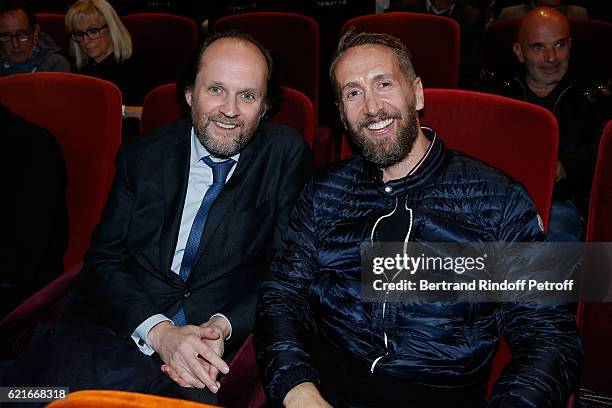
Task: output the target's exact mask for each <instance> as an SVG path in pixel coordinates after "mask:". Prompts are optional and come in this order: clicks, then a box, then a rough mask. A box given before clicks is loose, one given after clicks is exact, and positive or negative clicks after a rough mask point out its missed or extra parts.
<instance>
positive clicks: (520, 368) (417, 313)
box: [255, 134, 581, 408]
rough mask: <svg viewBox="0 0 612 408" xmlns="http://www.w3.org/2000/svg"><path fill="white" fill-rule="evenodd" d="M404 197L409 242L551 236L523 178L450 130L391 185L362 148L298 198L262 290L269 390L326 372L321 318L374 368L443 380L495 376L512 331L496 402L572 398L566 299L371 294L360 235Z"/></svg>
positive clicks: (573, 366) (419, 379) (260, 324)
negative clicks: (320, 348) (319, 359)
mask: <svg viewBox="0 0 612 408" xmlns="http://www.w3.org/2000/svg"><path fill="white" fill-rule="evenodd" d="M429 136H430V138H431V137H432V135H431V134H430V135H429ZM398 202H399V203H402V205H403V204H405V206H406V208H409V209H411V214H412V216H411V217H410V220H409V222H410V228H409V231H410V232H409V241H423V242H493V241H506V242H513V241H542V240H545V235H544V232H543V230H542V229H541V228H540V226H539V221H538V217H537V212H536V209H535V207H534V205H533V203H532V201H531V199H530V197H529V196H528V194H527V192H526V190H525V189H524V188H523V187H522V186H521V185H520V184H519V183H518V182H516V181H514V180H512V179H510V178H509V177H508V176H506V175H504V174H503V173H501V172H499V171H497V170H495V169H493V168H491V167H489V166H487V165H485V164H483V163H481V162H479V161H476V160H473V159H470V158H468V157H465V156H463V155H461V154H458V153H456V152H452V151H448V150H446V148H445V147H444V144H443V143H442V141H441V140H440V139H439V138H434V140H433V142H432V145H431V147H430V150H429V152H428V154H427V156H426V158H425V160H424V162H423V164H422V165H421V167H420V168H419V170H418V171H417V172H416V173H415V174H413V175H411V176H407V177H405V178H403V179H400V180H394V181H391V182H388V183H386V184H383V183H382V181H381V178H380V171H379V170H377V169H374V168H373V167H371V165H369V164H368V163H367V162H365V161H364V159H363V158H362V157H361V156H356V157H353V158H351V159H349V160H348V161H345V162H343V163H340V164H338V165H336V166H334V167H332V168H331V169H330V170H329V171H326V172H323V173H320V174H318V175H317V176H316V177H314V178H313V179H312V180H311V181H310V183H308V184H307V186H306V188H305V190H304V192H303V193H302V195H301V197H300V199H299V200H298V203H297V205H296V209H295V210H294V212H293V214H292V217H291V223H290V227H289V232H288V235H287V240H286V245H285V248H284V251H283V253H282V256H281V257H280V258H279V259H277V260H276V261H275V262H274V263H273V265H272V267H271V271H270V274H269V276H268V277H267V279H266V281H265V282H264V284H263V285H262V288H261V289H260V296H259V303H258V311H257V322H256V329H255V348H256V351H257V356H258V364H259V367H260V371H261V373H262V375H263V381H264V385H265V388H266V392H267V395H268V397H269V398H271V399H272V400H276V401H282V400H283V398H284V397H285V395H286V393H287V392H288V391H289V390H290V389H291V388H292V387H293V386H295V385H296V384H299V383H301V382H304V381H312V382H315V383H317V382H318V381H319V380H318V378H319V374H318V372H317V368H316V367H315V365H314V364H313V360H312V358H311V352H310V350H309V349H308V348H307V347H306V343H307V341H308V338H309V337H310V336H312V333H313V330H314V328H315V326H316V327H317V328H318V331H319V333H321V335H322V337H324V338H325V339H326V340H327V341H328V342H329V343H331V344H334V345H336V346H337V347H338V348H339V349H341V350H344V351H345V352H346V353H348V354H349V355H350V356H351V357H352V358H354V359H355V360H357V361H360V362H361V365H362V366H364V367H368V368H369V367H372V370H373V372H375V373H379V374H384V375H387V376H390V377H395V378H400V379H403V380H406V381H407V382H409V383H412V384H424V385H427V386H431V387H439V389H449V388H456V389H461V388H462V387H470V386H472V385H474V384H478V383H481V384H482V383H486V381H487V380H488V378H489V375H490V367H491V364H492V361H493V357H494V356H495V351H496V348H497V345H498V341H499V336H500V332H501V331H504V332H505V338H506V339H507V341H508V343H509V345H510V347H511V350H512V355H513V360H512V363H511V364H510V365H509V366H508V367H507V370H506V371H505V372H504V374H503V375H502V376H501V378H500V379H499V380H498V382H497V385H496V386H495V389H494V390H493V395H492V399H491V402H490V403H491V405H499V404H501V403H500V401H502V400H503V401H505V402H504V403H510V402H511V401H513V402H514V403H517V402H518V401H520V402H522V403H523V404H524V405H521V406H529V407H538V408H541V407H557V406H561V405H562V403H563V402H564V401H566V400H567V398H568V396H569V394H570V391H571V390H572V389H573V387H575V386H576V384H577V376H578V372H579V366H580V361H581V348H580V340H579V338H578V333H577V329H576V324H575V320H574V317H573V316H572V314H571V313H570V312H569V310H568V308H567V307H566V306H565V305H560V306H557V307H552V306H542V305H536V304H530V303H524V304H516V303H504V304H495V303H457V302H455V303H448V302H446V303H422V302H404V303H366V302H363V301H362V300H361V299H360V291H361V289H360V282H361V276H360V273H361V256H360V244H361V243H362V242H367V241H369V239H370V234H371V232H372V229H373V226H374V225H375V223H376V220H378V219H379V218H380V217H381V216H382V215H385V214H389V213H390V212H391V211H392V210H393V209H394V208H397V207H396V206H397V205H399V204H398ZM407 222H408V221H407ZM381 357H382V358H381ZM332 365H333V364H332ZM482 397H483V398H484V395H483V396H482ZM507 406H510V405H507ZM516 406H518V405H516Z"/></svg>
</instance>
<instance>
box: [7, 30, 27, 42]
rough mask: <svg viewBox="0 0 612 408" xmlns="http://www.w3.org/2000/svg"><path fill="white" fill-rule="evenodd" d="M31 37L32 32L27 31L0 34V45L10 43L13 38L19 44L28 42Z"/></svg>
mask: <svg viewBox="0 0 612 408" xmlns="http://www.w3.org/2000/svg"><path fill="white" fill-rule="evenodd" d="M31 37H32V32H31V31H30V32H28V31H18V32H16V33H0V43H7V42H9V41H12V40H13V38H14V39H16V40H17V41H19V42H26V41H29V40H30V38H31Z"/></svg>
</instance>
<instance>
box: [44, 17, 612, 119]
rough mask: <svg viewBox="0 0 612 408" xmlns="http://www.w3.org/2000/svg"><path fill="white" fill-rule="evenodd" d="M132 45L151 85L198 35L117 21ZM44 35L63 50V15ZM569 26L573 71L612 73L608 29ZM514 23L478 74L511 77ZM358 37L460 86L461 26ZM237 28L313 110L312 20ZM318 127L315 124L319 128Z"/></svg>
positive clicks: (491, 41)
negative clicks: (392, 43) (386, 42)
mask: <svg viewBox="0 0 612 408" xmlns="http://www.w3.org/2000/svg"><path fill="white" fill-rule="evenodd" d="M121 19H122V21H123V23H124V24H125V25H126V27H127V29H128V30H129V31H130V33H131V35H132V37H133V40H134V50H135V54H136V55H139V56H140V59H141V60H142V61H141V63H142V64H143V69H146V70H147V71H151V73H152V76H153V78H154V81H155V82H156V84H162V83H167V82H174V80H175V74H176V71H177V68H178V67H179V64H180V62H182V61H184V60H185V58H186V57H187V56H188V55H189V54H190V53H191V52H192V51H193V50H194V49H195V48H196V46H197V43H198V28H197V27H196V25H195V23H194V22H193V20H191V19H189V18H185V17H181V16H174V15H169V14H160V13H141V14H132V15H128V16H123V17H121ZM37 20H38V21H39V23H40V25H41V28H42V30H43V31H45V32H47V33H48V34H49V35H51V36H52V37H53V38H54V40H55V41H56V42H57V43H58V45H59V46H60V47H61V48H62V49H64V50H67V49H68V36H67V34H66V31H65V28H64V17H63V15H61V14H37ZM570 22H571V25H572V39H573V41H572V59H571V61H572V64H573V65H574V66H573V67H572V68H573V69H572V70H571V71H572V72H574V74H575V75H578V76H586V77H588V78H600V77H603V78H608V77H609V76H610V73H611V72H612V60H611V59H610V58H609V55H611V54H612V24H610V23H606V22H602V21H597V20H587V19H579V18H570ZM518 24H519V20H506V21H499V22H495V23H493V24H491V25H490V26H489V27H488V29H487V31H486V33H485V36H484V42H483V64H482V68H483V69H485V70H488V71H492V72H500V73H503V74H508V73H510V72H516V71H517V66H516V58H515V56H514V53H513V52H512V43H513V42H514V41H515V39H516V34H517V29H518ZM350 27H355V28H356V30H357V31H372V32H385V33H389V34H392V35H394V36H396V37H398V38H400V39H401V40H402V41H403V42H404V44H406V46H407V47H408V49H409V50H410V51H411V53H412V57H413V60H414V65H415V70H416V72H417V74H418V75H420V76H421V77H422V80H423V84H424V86H425V87H429V88H457V86H458V82H459V43H460V38H459V35H460V34H459V25H458V24H457V23H456V22H455V21H454V20H451V19H449V18H446V17H439V16H433V15H426V14H415V13H402V12H397V13H383V14H372V15H367V16H360V17H355V18H352V19H350V20H348V21H346V22H345V23H344V25H343V27H342V29H341V34H342V33H345V32H346V31H347V30H348V29H349V28H350ZM226 29H240V30H242V31H244V32H247V33H249V34H251V35H253V36H254V37H255V38H256V39H257V40H259V41H260V42H261V43H262V44H264V46H266V47H267V48H268V49H269V50H270V51H271V53H272V56H273V57H274V60H275V62H276V65H277V68H278V71H279V76H280V78H281V81H282V85H286V86H288V87H291V88H294V89H297V90H299V91H301V92H302V93H304V94H305V95H306V96H308V97H309V98H310V99H311V101H312V103H313V106H314V108H315V114H316V113H317V112H318V106H319V91H320V80H319V65H320V64H319V62H320V60H321V58H320V48H321V42H322V41H327V42H329V41H331V42H335V41H337V38H323V39H321V38H320V30H319V26H318V24H317V22H316V20H314V19H313V18H311V17H307V16H303V15H300V14H292V13H282V12H257V13H246V14H236V15H231V16H227V17H223V18H221V19H219V20H218V21H217V22H216V23H215V25H214V27H213V31H215V30H226ZM317 125H318V122H317Z"/></svg>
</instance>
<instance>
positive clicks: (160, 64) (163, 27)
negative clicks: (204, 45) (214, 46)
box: [121, 13, 198, 89]
mask: <svg viewBox="0 0 612 408" xmlns="http://www.w3.org/2000/svg"><path fill="white" fill-rule="evenodd" d="M121 21H122V22H123V24H124V25H125V27H126V28H127V30H128V31H129V32H130V35H131V36H132V43H133V47H134V51H133V57H132V58H133V59H134V61H135V63H137V64H138V67H139V69H138V71H140V72H142V73H143V75H145V74H146V81H147V83H146V84H143V85H144V86H150V88H151V89H153V87H155V86H157V85H161V84H165V83H168V82H174V81H176V76H177V74H178V73H179V72H180V70H181V68H182V66H183V64H184V63H185V61H188V60H189V58H190V57H191V56H192V55H193V53H194V52H195V51H196V49H197V47H198V27H197V26H196V23H195V22H194V21H193V20H192V19H190V18H187V17H182V16H175V15H172V14H163V13H138V14H130V15H127V16H122V17H121ZM134 80H138V78H134Z"/></svg>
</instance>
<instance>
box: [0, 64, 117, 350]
mask: <svg viewBox="0 0 612 408" xmlns="http://www.w3.org/2000/svg"><path fill="white" fill-rule="evenodd" d="M0 100H1V101H2V103H3V104H4V105H5V106H7V107H8V108H9V109H10V110H11V111H13V112H14V113H16V114H18V115H21V116H23V117H24V118H26V119H27V120H29V121H31V122H33V123H35V124H37V125H39V126H42V127H44V128H46V129H48V130H49V131H50V132H51V133H53V134H54V135H55V137H56V139H57V142H58V144H59V146H60V149H61V151H62V154H63V156H64V160H65V162H66V168H67V173H68V184H67V187H66V199H67V206H68V221H69V241H68V249H67V251H66V253H65V255H64V267H65V268H64V271H65V273H64V275H62V276H60V277H58V278H57V279H56V280H55V281H53V282H51V283H50V284H49V285H48V286H47V287H45V288H43V289H41V290H40V291H39V292H38V293H37V294H35V295H34V296H33V297H32V298H30V299H29V300H27V301H26V302H25V303H23V304H21V305H20V306H18V307H17V309H15V310H14V311H13V312H12V313H11V314H10V315H8V316H7V317H6V318H4V319H3V320H2V321H1V322H0V333H1V334H0V341H2V342H10V343H13V342H14V341H15V340H17V339H18V338H21V337H23V336H24V334H25V333H26V332H27V331H28V330H30V329H31V328H32V327H33V326H34V325H35V323H36V322H37V321H38V319H39V318H40V317H41V316H42V314H43V313H45V312H47V311H49V310H50V309H51V307H52V306H53V304H54V303H56V302H57V301H58V300H59V299H60V298H61V297H62V296H63V295H64V294H65V292H66V290H67V288H69V287H70V284H71V283H72V282H73V281H74V278H75V277H76V276H77V275H78V271H79V269H80V268H79V267H78V265H79V263H80V262H81V261H82V259H83V256H84V255H85V252H86V250H87V247H88V246H89V240H90V237H91V234H92V232H93V230H94V228H95V226H96V225H97V224H98V221H99V219H100V214H101V213H102V209H103V207H104V204H105V202H106V196H107V194H108V192H109V190H110V186H111V183H112V178H113V174H114V171H115V155H116V153H117V150H118V148H119V145H120V143H121V93H120V91H119V89H118V88H117V87H116V86H115V85H113V84H111V83H110V82H106V81H102V80H100V79H96V78H91V77H86V76H82V75H75V74H68V73H55V72H41V73H34V74H22V75H13V76H9V77H4V78H0ZM2 351H3V352H9V351H14V350H5V349H2Z"/></svg>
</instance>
